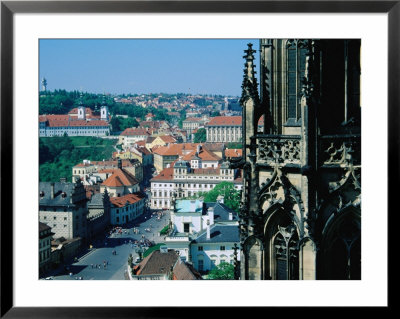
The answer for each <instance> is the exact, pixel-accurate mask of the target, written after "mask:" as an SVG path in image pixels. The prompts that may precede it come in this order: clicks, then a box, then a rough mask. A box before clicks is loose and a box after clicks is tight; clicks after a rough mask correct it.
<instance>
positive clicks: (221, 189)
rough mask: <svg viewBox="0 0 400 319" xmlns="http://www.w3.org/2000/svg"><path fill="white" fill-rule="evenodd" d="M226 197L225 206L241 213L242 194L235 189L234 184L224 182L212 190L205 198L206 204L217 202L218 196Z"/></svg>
mask: <svg viewBox="0 0 400 319" xmlns="http://www.w3.org/2000/svg"><path fill="white" fill-rule="evenodd" d="M220 195H222V196H224V204H225V205H226V206H227V207H229V208H231V209H233V210H234V211H235V212H239V207H240V192H239V191H238V190H236V189H235V186H234V184H233V183H232V182H222V183H219V184H218V185H217V186H215V187H214V188H213V189H212V190H210V191H209V192H207V193H206V194H205V196H204V201H205V202H211V203H213V202H216V201H217V198H218V196H220Z"/></svg>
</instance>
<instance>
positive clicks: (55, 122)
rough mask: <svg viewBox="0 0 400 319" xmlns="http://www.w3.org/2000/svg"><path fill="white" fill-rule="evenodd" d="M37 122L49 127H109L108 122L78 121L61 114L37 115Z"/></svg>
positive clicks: (96, 120)
mask: <svg viewBox="0 0 400 319" xmlns="http://www.w3.org/2000/svg"><path fill="white" fill-rule="evenodd" d="M39 122H48V125H49V127H87V126H107V127H108V126H109V124H108V122H107V121H104V120H98V119H92V120H90V119H87V120H78V119H76V118H75V117H70V116H69V115H63V114H47V115H39Z"/></svg>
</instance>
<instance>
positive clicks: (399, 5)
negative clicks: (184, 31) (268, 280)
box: [0, 0, 400, 318]
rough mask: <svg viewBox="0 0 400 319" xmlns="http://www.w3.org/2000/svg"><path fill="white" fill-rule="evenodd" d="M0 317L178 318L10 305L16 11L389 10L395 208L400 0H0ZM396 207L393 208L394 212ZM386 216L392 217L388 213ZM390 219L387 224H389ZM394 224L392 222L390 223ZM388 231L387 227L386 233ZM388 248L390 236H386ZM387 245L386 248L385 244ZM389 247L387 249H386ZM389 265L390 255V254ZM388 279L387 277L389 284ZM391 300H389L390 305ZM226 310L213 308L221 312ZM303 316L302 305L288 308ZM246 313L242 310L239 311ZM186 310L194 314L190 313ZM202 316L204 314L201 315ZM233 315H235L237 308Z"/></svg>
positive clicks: (161, 311) (155, 312)
mask: <svg viewBox="0 0 400 319" xmlns="http://www.w3.org/2000/svg"><path fill="white" fill-rule="evenodd" d="M0 10H1V176H0V177H1V186H0V187H1V189H0V194H1V211H0V213H1V242H0V244H1V247H0V251H1V268H0V271H1V279H0V280H1V281H0V286H1V308H0V309H1V313H0V315H1V317H2V318H3V317H4V318H53V317H58V318H92V317H97V318H128V317H129V318H132V317H134V318H135V317H137V318H158V317H161V318H177V317H181V316H182V317H183V316H185V317H187V316H188V313H187V312H186V311H183V310H182V308H177V307H163V308H161V307H158V308H144V307H135V308H134V307H123V308H114V307H37V308H36V307H35V308H32V307H14V304H13V294H14V293H15V291H14V289H13V275H14V272H13V244H12V241H11V240H10V238H12V229H13V226H14V225H13V218H12V212H13V200H12V198H13V185H14V183H13V149H14V147H13V121H14V120H15V119H14V118H13V17H14V14H15V13H120V12H136V13H153V12H160V13H192V12H194V13H199V12H206V13H224V12H229V13H240V12H246V13H259V12H264V13H293V12H296V13H387V14H388V37H389V38H388V46H389V47H388V66H389V69H388V114H389V118H388V150H389V151H388V169H389V171H390V174H388V189H389V193H388V204H389V206H388V207H389V210H390V208H394V197H395V196H396V195H395V194H393V193H394V189H395V187H394V186H395V184H397V182H398V177H399V171H398V163H399V146H398V144H399V129H400V126H399V125H398V123H397V122H398V119H399V105H400V104H399V102H400V101H399V97H400V90H399V83H400V78H399V73H400V63H399V57H400V50H399V49H400V34H399V29H400V25H399V24H400V1H399V0H396V1H363V0H360V1H343V0H342V1H312V0H311V1H310V0H309V1H282V0H275V1H1V9H0ZM395 211H396V210H395ZM388 218H390V216H389V214H388ZM389 225H391V223H390V222H389V223H388V226H389ZM392 226H393V223H392ZM389 234H390V231H389ZM388 244H389V246H390V240H388ZM389 246H388V247H389ZM388 251H390V249H389V250H388ZM388 258H389V264H390V256H389V254H388ZM389 284H390V281H388V286H389ZM390 301H391V298H389V300H388V305H389V307H387V308H386V307H385V308H381V309H384V310H388V309H390V305H391V302H390ZM226 310H227V309H220V308H217V309H213V315H217V314H219V315H224V314H226ZM290 310H291V311H293V310H294V311H296V312H297V315H301V313H303V312H304V311H306V309H304V308H303V309H298V308H297V307H291V309H290ZM242 311H244V312H245V311H246V309H245V308H242V309H241V310H240V312H242ZM189 313H192V314H194V313H195V312H194V311H190V312H189ZM203 314H204V313H203ZM235 314H238V313H237V312H236V310H235Z"/></svg>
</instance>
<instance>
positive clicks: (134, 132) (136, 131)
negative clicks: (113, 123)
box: [120, 127, 150, 136]
mask: <svg viewBox="0 0 400 319" xmlns="http://www.w3.org/2000/svg"><path fill="white" fill-rule="evenodd" d="M120 135H123V136H142V135H148V136H149V135H150V133H149V132H148V131H147V130H146V129H144V128H141V127H138V128H127V129H125V130H124V131H123V132H122V133H121V134H120Z"/></svg>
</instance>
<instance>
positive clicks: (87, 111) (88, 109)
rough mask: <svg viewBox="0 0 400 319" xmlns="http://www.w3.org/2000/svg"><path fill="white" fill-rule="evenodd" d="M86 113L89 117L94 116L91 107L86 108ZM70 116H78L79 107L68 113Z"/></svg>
mask: <svg viewBox="0 0 400 319" xmlns="http://www.w3.org/2000/svg"><path fill="white" fill-rule="evenodd" d="M85 113H86V114H88V115H93V111H92V109H91V108H90V107H86V108H85ZM68 114H71V115H78V108H77V107H75V108H73V109H72V110H71V111H69V112H68Z"/></svg>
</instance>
